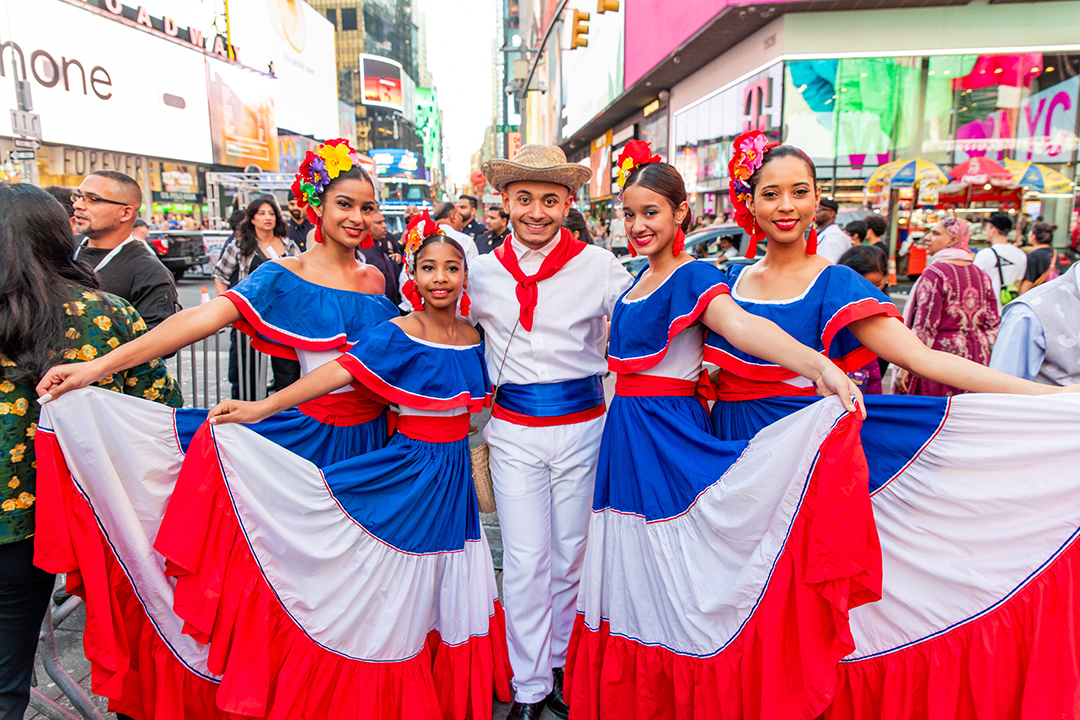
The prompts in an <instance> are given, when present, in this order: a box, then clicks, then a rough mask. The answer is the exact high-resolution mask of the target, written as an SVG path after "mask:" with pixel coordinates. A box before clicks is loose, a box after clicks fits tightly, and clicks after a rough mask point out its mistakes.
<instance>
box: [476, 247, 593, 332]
mask: <svg viewBox="0 0 1080 720" xmlns="http://www.w3.org/2000/svg"><path fill="white" fill-rule="evenodd" d="M512 240H513V236H511V235H508V236H507V237H506V240H504V241H503V244H502V245H500V246H499V247H497V248H495V257H497V258H499V262H501V263H502V264H503V267H505V268H506V269H507V270H508V271H509V272H510V274H511V275H512V276H513V277H514V279H515V280H517V299H518V305H520V306H521V311H520V314H519V316H518V317H519V318H520V320H521V327H523V328H525V330H526V332H528V331H531V330H532V324H533V312H535V311H536V299H537V297H538V296H539V292H538V291H537V288H536V284H537V283H538V282H540V281H541V280H547V279H548V278H549V277H551V276H552V275H554V274H555V273H557V272H558V271H559V270H560V269H562V266H563V265H565V264H566V263H568V262H570V261H571V260H573V259H574V258H576V257H577V256H578V255H579V254H580V253H581V251H582V250H584V249H585V245H586V243H585V242H584V241H583V240H577V239H575V238H574V236H573V235H571V234H570V231H569V230H567V229H566V228H562V229H561V234H560V236H559V241H558V242H557V243H556V245H555V247H554V249H552V251H551V252H550V253H548V256H547V257H546V258H544V262H542V263H540V269H539V270H538V271H537V272H536V274H535V275H526V274H525V273H524V272H522V270H521V266H520V265H519V264H518V257H517V253H516V252H514V248H513V247H512V246H511V244H510V243H511V242H512Z"/></svg>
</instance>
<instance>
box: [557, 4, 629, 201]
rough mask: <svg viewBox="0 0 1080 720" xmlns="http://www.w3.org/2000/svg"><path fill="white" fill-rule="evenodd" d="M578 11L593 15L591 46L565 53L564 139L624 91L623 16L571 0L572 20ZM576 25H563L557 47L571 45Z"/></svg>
mask: <svg viewBox="0 0 1080 720" xmlns="http://www.w3.org/2000/svg"><path fill="white" fill-rule="evenodd" d="M627 5H632V3H627ZM575 9H577V10H583V11H590V10H592V11H593V12H592V16H591V17H590V19H589V45H588V46H587V47H581V48H577V49H576V50H573V51H568V52H563V53H562V82H561V83H560V85H561V86H562V103H563V126H562V131H561V133H560V134H559V135H558V137H560V138H568V137H570V136H571V135H573V134H574V133H576V132H577V131H578V130H580V129H581V128H582V126H584V125H585V124H586V123H587V122H589V121H590V120H592V119H593V118H594V117H596V116H597V115H598V114H600V112H601V111H602V110H603V109H604V108H606V107H607V106H608V105H610V104H611V103H612V102H614V101H615V98H617V97H619V95H622V92H623V54H624V53H623V13H619V12H609V13H604V14H603V15H601V14H599V13H597V12H595V10H596V3H595V2H592V3H590V2H588V1H587V0H571V2H570V3H569V4H568V5H567V10H566V12H567V17H572V16H573V11H574V10H575ZM572 25H573V23H569V22H566V23H563V37H562V41H561V42H557V43H556V44H557V45H560V46H561V47H569V46H570V38H571V34H572V27H571V26H572ZM556 40H558V38H556ZM634 52H635V53H636V52H637V50H636V49H635V51H634ZM633 54H634V53H629V55H633ZM627 59H629V58H627ZM605 194H606V193H605Z"/></svg>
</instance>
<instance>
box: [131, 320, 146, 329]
mask: <svg viewBox="0 0 1080 720" xmlns="http://www.w3.org/2000/svg"><path fill="white" fill-rule="evenodd" d="M131 329H132V330H134V331H136V332H139V331H140V330H145V329H146V322H145V321H144V320H143V319H142V318H139V319H138V320H136V321H135V322H133V323H131Z"/></svg>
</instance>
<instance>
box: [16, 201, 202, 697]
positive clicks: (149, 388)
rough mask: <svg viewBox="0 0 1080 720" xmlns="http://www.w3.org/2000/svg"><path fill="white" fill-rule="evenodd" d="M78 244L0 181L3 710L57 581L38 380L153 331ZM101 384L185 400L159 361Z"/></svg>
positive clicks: (65, 227) (53, 210)
mask: <svg viewBox="0 0 1080 720" xmlns="http://www.w3.org/2000/svg"><path fill="white" fill-rule="evenodd" d="M74 253H75V242H74V240H73V239H72V236H71V226H70V225H69V224H68V219H67V217H66V216H65V215H64V212H63V210H62V209H61V208H60V206H59V205H58V204H57V203H56V201H55V200H53V199H52V197H50V196H49V195H48V194H46V193H45V192H43V191H42V190H40V189H38V188H36V187H33V186H31V185H8V184H3V185H0V257H3V258H4V265H3V269H2V270H0V605H2V606H3V607H4V611H3V612H2V613H0V717H22V715H23V712H24V711H25V709H26V706H27V703H28V702H29V699H30V676H31V673H32V671H33V662H34V651H35V649H36V647H37V634H38V628H39V627H40V626H41V619H42V617H43V616H44V615H45V608H46V606H47V605H48V602H49V595H50V593H51V592H52V588H53V576H52V575H51V574H49V573H46V572H44V571H43V570H40V569H38V568H36V567H34V566H33V556H34V531H35V528H34V518H35V511H36V507H35V504H36V501H37V488H36V480H37V461H36V456H35V453H34V438H35V436H36V435H37V421H38V411H39V407H38V404H37V402H35V400H36V394H35V392H34V384H35V383H36V382H37V380H38V378H39V377H41V375H42V373H43V372H44V371H45V370H46V369H47V368H48V367H49V366H50V365H53V364H56V363H57V362H60V363H71V362H85V361H87V360H93V359H94V358H96V357H98V356H101V355H105V354H107V353H109V352H110V351H112V350H114V349H115V348H117V347H119V346H120V345H121V344H122V343H125V342H127V341H128V340H131V339H133V338H135V337H137V336H139V335H141V334H143V333H145V332H146V323H144V322H143V320H142V318H141V317H139V313H138V312H136V311H135V308H133V307H132V306H131V305H130V304H129V303H128V302H127V301H126V300H123V299H121V298H118V297H115V296H113V295H108V294H105V293H102V292H99V291H98V290H97V287H98V281H97V278H96V277H95V276H94V274H93V273H92V272H91V271H90V270H89V269H87V268H86V267H84V266H82V265H80V264H78V263H77V262H75V260H74V259H73V255H74ZM57 356H59V357H57ZM96 384H97V386H98V387H101V388H105V389H106V390H112V391H114V392H118V393H123V394H125V395H133V396H135V397H140V398H145V399H147V400H154V401H157V402H160V403H163V404H166V405H171V406H173V407H179V406H180V405H181V404H182V400H181V398H180V393H179V392H178V390H177V388H176V386H175V385H174V384H173V380H172V378H171V377H169V374H168V372H166V370H165V366H164V364H163V363H162V362H161V361H160V360H151V361H150V362H146V363H143V364H141V365H136V366H135V367H132V368H129V369H127V370H124V371H122V372H117V373H113V374H112V375H109V376H107V377H104V378H102V379H101V380H100V381H99V382H98V383H96Z"/></svg>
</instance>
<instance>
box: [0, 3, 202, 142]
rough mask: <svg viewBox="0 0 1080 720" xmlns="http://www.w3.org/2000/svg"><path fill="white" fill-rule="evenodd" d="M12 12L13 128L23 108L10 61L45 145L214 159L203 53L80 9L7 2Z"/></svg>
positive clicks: (4, 106) (6, 97) (0, 24)
mask: <svg viewBox="0 0 1080 720" xmlns="http://www.w3.org/2000/svg"><path fill="white" fill-rule="evenodd" d="M3 7H4V12H3V13H0V41H2V42H3V43H4V44H5V49H4V62H5V73H6V74H5V75H4V76H3V77H0V80H3V82H0V117H2V118H3V119H4V122H10V121H9V119H8V118H9V116H10V111H11V110H14V109H15V108H16V107H17V104H16V102H15V84H14V82H12V72H11V71H12V66H11V63H12V62H15V63H16V65H18V64H19V63H20V62H21V63H23V64H22V65H21V67H18V69H17V72H18V73H19V76H20V77H29V78H30V90H31V95H32V97H33V101H34V112H35V113H37V114H38V115H40V116H41V130H42V135H43V139H44V141H45V142H47V143H57V144H62V145H70V146H73V147H83V148H105V149H108V150H111V151H116V152H123V153H129V154H133V155H149V156H156V157H161V156H166V157H173V158H177V159H182V160H190V161H196V162H209V161H210V159H211V158H210V125H209V122H207V117H208V113H207V106H206V81H205V74H204V71H203V58H204V55H203V54H202V53H201V52H199V51H198V50H195V49H193V48H188V47H185V46H184V45H181V44H178V43H174V42H171V41H169V40H165V39H162V38H160V37H157V36H155V35H153V34H151V33H148V32H133V31H132V30H131V29H130V28H129V27H128V26H127V25H126V24H125V23H121V22H116V21H113V20H110V19H108V18H104V17H100V16H99V15H97V14H96V13H95V12H92V11H90V10H87V9H83V8H80V7H78V6H77V5H71V4H68V3H63V2H42V1H41V0H5V1H4V3H3ZM16 48H18V50H17V51H16ZM139 58H142V59H145V58H153V62H145V61H144V62H140V61H138V59H139ZM31 63H33V68H31V67H30V66H31ZM166 67H167V68H169V72H162V68H166ZM88 118H92V119H93V122H87V119H88ZM9 127H10V125H9Z"/></svg>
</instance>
